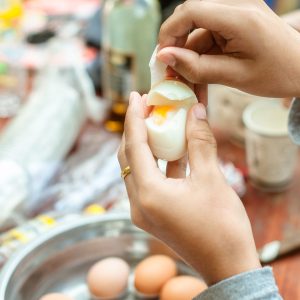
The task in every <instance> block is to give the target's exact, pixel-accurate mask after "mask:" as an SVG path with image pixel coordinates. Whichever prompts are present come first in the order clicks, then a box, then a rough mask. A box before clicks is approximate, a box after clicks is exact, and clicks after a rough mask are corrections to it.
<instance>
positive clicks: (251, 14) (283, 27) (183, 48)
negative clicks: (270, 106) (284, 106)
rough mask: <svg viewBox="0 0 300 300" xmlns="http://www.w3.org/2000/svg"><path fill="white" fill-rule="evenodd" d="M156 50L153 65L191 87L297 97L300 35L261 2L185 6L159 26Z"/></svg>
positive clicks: (222, 0)
mask: <svg viewBox="0 0 300 300" xmlns="http://www.w3.org/2000/svg"><path fill="white" fill-rule="evenodd" d="M191 31H192V32H191ZM190 32H191V33H190ZM159 44H160V49H161V50H160V51H159V53H158V55H157V57H158V59H160V60H161V61H163V62H164V63H166V64H168V65H169V66H170V67H171V68H172V69H174V70H175V71H176V72H177V73H179V74H180V75H182V76H183V77H184V78H185V79H187V80H188V81H189V82H192V83H194V84H199V83H202V84H205V83H219V84H224V85H228V86H231V87H235V88H238V89H240V90H243V91H245V92H248V93H251V94H256V95H259V96H268V97H292V96H296V95H299V94H300V80H299V78H300V51H299V49H300V35H299V33H298V32H297V31H296V30H294V29H293V28H292V27H291V26H289V25H288V24H286V22H284V21H283V20H282V19H281V18H280V17H278V16H277V15H276V14H275V13H274V12H273V11H272V10H271V9H270V8H269V7H268V6H267V5H266V4H265V3H264V1H262V0H244V1H240V0H202V1H194V0H188V1H186V2H184V3H183V4H182V5H180V6H178V7H177V8H176V9H175V11H174V13H173V15H172V16H171V17H169V19H167V20H166V21H165V22H164V24H163V25H162V27H161V30H160V33H159Z"/></svg>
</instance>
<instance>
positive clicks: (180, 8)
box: [174, 3, 186, 14]
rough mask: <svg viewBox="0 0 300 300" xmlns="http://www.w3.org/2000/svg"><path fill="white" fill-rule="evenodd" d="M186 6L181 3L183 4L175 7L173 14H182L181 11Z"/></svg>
mask: <svg viewBox="0 0 300 300" xmlns="http://www.w3.org/2000/svg"><path fill="white" fill-rule="evenodd" d="M185 6H186V3H183V4H179V5H177V6H176V8H175V10H174V13H175V14H176V13H178V12H182V10H184V7H185Z"/></svg>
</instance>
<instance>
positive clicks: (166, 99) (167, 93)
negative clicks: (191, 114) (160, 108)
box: [147, 79, 198, 106]
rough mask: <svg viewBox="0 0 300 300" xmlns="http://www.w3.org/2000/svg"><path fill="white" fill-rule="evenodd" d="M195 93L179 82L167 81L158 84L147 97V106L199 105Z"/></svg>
mask: <svg viewBox="0 0 300 300" xmlns="http://www.w3.org/2000/svg"><path fill="white" fill-rule="evenodd" d="M197 102H198V100H197V97H196V95H195V93H194V91H193V90H192V89H191V88H190V87H189V86H187V85H186V84H185V83H183V82H181V81H178V80H171V79H166V80H163V81H162V82H160V83H158V84H156V85H155V86H153V87H152V89H151V90H150V92H149V94H148V97H147V105H185V106H192V105H193V104H194V103H197Z"/></svg>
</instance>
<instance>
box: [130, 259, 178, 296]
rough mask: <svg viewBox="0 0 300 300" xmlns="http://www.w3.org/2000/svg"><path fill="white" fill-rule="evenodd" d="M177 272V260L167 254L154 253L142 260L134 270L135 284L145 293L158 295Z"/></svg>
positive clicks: (136, 287)
mask: <svg viewBox="0 0 300 300" xmlns="http://www.w3.org/2000/svg"><path fill="white" fill-rule="evenodd" d="M176 274H177V266H176V263H175V261H174V260H173V259H172V258H170V257H169V256H166V255H153V256H149V257H147V258H146V259H144V260H142V261H141V262H140V263H139V264H138V265H137V267H136V269H135V272H134V286H135V289H136V290H137V292H139V293H141V294H144V295H158V294H159V293H160V291H161V289H162V287H163V285H164V284H165V283H166V282H167V281H168V280H169V279H171V278H172V277H174V276H176Z"/></svg>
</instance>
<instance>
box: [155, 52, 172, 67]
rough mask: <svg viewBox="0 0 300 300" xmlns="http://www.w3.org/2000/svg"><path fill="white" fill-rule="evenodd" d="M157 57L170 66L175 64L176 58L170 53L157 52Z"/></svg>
mask: <svg viewBox="0 0 300 300" xmlns="http://www.w3.org/2000/svg"><path fill="white" fill-rule="evenodd" d="M157 58H158V59H159V60H160V61H162V62H163V63H165V64H166V65H168V66H170V67H175V65H176V58H175V57H174V56H173V55H172V54H170V53H158V55H157Z"/></svg>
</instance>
